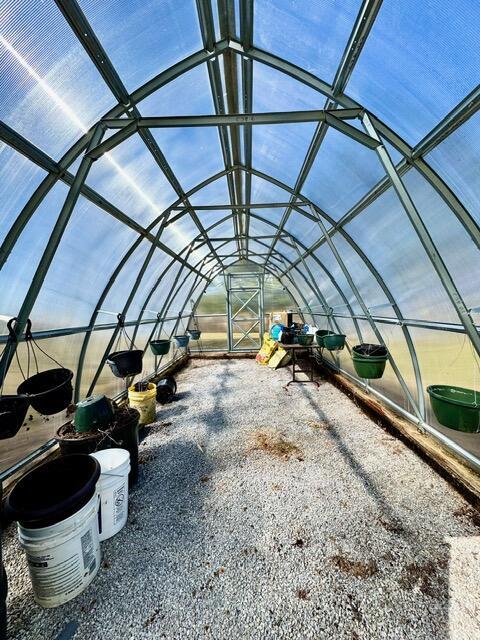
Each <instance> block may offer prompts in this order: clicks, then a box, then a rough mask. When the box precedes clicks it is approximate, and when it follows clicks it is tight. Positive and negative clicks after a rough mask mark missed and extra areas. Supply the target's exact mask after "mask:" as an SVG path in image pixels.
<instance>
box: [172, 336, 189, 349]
mask: <svg viewBox="0 0 480 640" xmlns="http://www.w3.org/2000/svg"><path fill="white" fill-rule="evenodd" d="M175 340H176V343H177V344H178V346H179V347H187V346H188V342H189V340H190V336H188V335H183V336H175Z"/></svg>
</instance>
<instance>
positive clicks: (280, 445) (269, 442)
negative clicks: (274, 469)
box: [248, 430, 303, 460]
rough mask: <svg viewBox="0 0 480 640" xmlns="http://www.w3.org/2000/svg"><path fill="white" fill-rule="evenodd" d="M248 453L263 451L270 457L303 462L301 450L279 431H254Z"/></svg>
mask: <svg viewBox="0 0 480 640" xmlns="http://www.w3.org/2000/svg"><path fill="white" fill-rule="evenodd" d="M248 451H249V452H251V451H264V452H265V453H268V454H269V455H271V456H275V457H277V458H283V459H284V460H289V459H290V458H292V457H295V458H297V460H303V454H302V450H301V449H300V448H299V447H298V446H297V445H296V444H295V443H293V442H291V441H290V440H287V438H285V436H284V435H283V434H282V433H280V432H279V431H271V430H265V431H254V432H253V433H252V434H251V437H250V443H249V446H248Z"/></svg>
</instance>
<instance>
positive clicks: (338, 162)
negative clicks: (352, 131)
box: [302, 127, 385, 220]
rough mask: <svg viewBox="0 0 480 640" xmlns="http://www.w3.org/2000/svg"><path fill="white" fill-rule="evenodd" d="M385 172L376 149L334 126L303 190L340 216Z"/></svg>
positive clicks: (327, 209) (327, 210)
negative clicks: (365, 145)
mask: <svg viewBox="0 0 480 640" xmlns="http://www.w3.org/2000/svg"><path fill="white" fill-rule="evenodd" d="M384 175H385V172H384V170H383V168H382V165H381V164H380V161H379V160H378V158H377V155H376V153H375V151H373V150H372V149H367V147H364V146H363V145H361V144H359V143H358V142H355V141H354V140H352V139H351V138H349V137H348V136H346V135H344V134H343V133H340V132H339V131H336V130H335V129H332V128H331V127H330V128H329V129H328V131H327V134H326V136H325V139H324V141H323V144H322V146H321V147H320V151H319V152H318V154H317V157H316V159H315V162H314V164H313V167H312V168H311V169H310V173H309V174H308V177H307V179H306V181H305V184H304V185H303V188H302V193H303V194H304V195H306V196H307V197H308V198H310V200H312V201H313V202H314V203H315V204H317V205H318V206H319V207H320V208H321V209H323V210H324V211H325V212H326V213H327V214H328V215H330V216H332V217H333V218H334V219H335V220H338V219H339V218H340V217H341V216H342V215H343V214H344V213H346V212H347V211H348V209H350V207H352V206H353V205H354V204H355V203H356V202H357V201H358V200H359V199H360V198H361V197H362V196H363V195H364V194H365V193H366V192H367V191H369V190H370V189H371V188H372V187H373V186H374V185H375V184H376V183H377V182H378V181H379V180H380V179H381V178H383V177H384Z"/></svg>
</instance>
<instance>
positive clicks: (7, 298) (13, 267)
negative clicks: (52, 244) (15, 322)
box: [0, 183, 67, 320]
mask: <svg viewBox="0 0 480 640" xmlns="http://www.w3.org/2000/svg"><path fill="white" fill-rule="evenodd" d="M66 195H67V187H66V186H65V185H64V184H63V183H57V184H56V185H55V186H54V187H53V189H51V190H50V192H49V193H48V195H47V196H46V197H45V199H44V200H43V201H42V202H41V204H40V205H39V207H38V208H37V210H36V211H35V213H34V215H33V216H32V218H31V219H30V222H29V223H28V224H27V226H26V227H25V229H24V230H23V232H22V234H21V235H20V237H19V238H18V240H17V242H16V244H15V247H14V248H13V251H12V252H11V254H10V255H9V257H8V260H7V262H6V263H5V265H4V266H3V268H2V269H1V271H0V290H1V292H2V298H1V311H0V313H1V314H2V315H7V316H16V315H17V313H18V311H19V309H20V307H21V305H22V303H23V300H24V298H25V295H26V293H27V291H28V288H29V286H30V284H31V282H32V278H33V276H34V274H35V271H36V268H37V266H38V263H39V261H40V258H41V256H42V254H43V251H44V250H45V247H46V245H47V241H48V239H49V237H50V233H51V231H52V228H53V226H54V224H55V221H56V219H57V217H58V214H59V213H60V210H61V208H62V205H63V203H64V201H65V197H66ZM32 320H34V318H32Z"/></svg>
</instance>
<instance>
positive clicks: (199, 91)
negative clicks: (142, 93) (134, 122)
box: [137, 64, 215, 117]
mask: <svg viewBox="0 0 480 640" xmlns="http://www.w3.org/2000/svg"><path fill="white" fill-rule="evenodd" d="M137 106H138V109H139V110H140V112H141V114H142V116H152V117H153V116H172V115H175V116H189V115H206V114H209V113H214V112H215V110H214V108H213V99H212V92H211V90H210V85H209V81H208V72H207V67H206V65H205V64H201V65H198V66H197V67H194V68H193V69H191V70H190V71H188V72H187V73H184V74H183V75H181V76H179V77H178V78H176V79H175V80H172V82H169V83H168V84H166V85H165V86H163V87H162V88H161V89H159V90H158V91H156V92H155V93H152V94H151V95H150V96H148V98H145V100H142V101H141V102H139V103H138V105H137Z"/></svg>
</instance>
